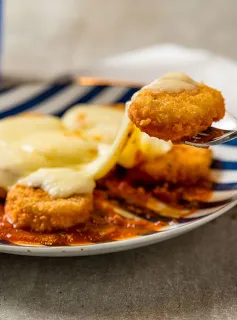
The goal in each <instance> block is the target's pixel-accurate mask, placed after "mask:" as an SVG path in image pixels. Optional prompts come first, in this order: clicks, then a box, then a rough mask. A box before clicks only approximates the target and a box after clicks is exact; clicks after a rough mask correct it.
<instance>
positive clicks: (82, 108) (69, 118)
mask: <svg viewBox="0 0 237 320" xmlns="http://www.w3.org/2000/svg"><path fill="white" fill-rule="evenodd" d="M123 117H124V110H120V109H117V108H112V107H108V106H96V105H83V104H82V105H79V106H76V107H74V108H72V109H70V110H69V111H68V112H66V114H65V115H64V117H63V118H62V122H63V124H64V126H65V127H66V128H68V129H70V130H81V131H83V132H84V133H86V135H87V136H88V137H90V138H91V139H92V140H95V141H97V142H102V143H109V144H112V143H113V142H114V140H115V138H116V135H117V133H118V131H119V129H120V126H121V124H122V121H123Z"/></svg>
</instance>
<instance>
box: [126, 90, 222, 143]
mask: <svg viewBox="0 0 237 320" xmlns="http://www.w3.org/2000/svg"><path fill="white" fill-rule="evenodd" d="M198 88H199V90H198V92H191V91H182V92H179V93H168V92H164V91H154V90H150V89H145V90H141V91H140V92H139V93H138V94H137V95H136V96H135V97H134V98H133V99H132V102H131V104H130V106H129V109H128V115H129V118H130V119H131V121H132V122H133V123H134V124H135V125H136V126H137V127H138V128H139V129H140V130H141V131H144V132H146V133H147V134H149V135H150V136H154V137H157V138H159V139H163V140H166V141H168V140H172V141H174V142H179V141H184V140H185V138H188V137H192V136H195V135H196V134H197V133H198V132H201V131H203V130H205V129H207V128H208V127H209V126H211V124H212V122H213V121H218V120H220V119H222V118H223V117H224V115H225V104H224V99H223V97H222V95H221V92H220V91H218V90H215V89H212V88H210V87H208V86H206V85H203V84H199V85H198Z"/></svg>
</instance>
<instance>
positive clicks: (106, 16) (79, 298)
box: [0, 0, 237, 320]
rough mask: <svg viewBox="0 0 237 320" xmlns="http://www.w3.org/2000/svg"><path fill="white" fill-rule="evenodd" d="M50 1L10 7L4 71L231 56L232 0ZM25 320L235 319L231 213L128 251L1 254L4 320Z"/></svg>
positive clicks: (236, 5)
mask: <svg viewBox="0 0 237 320" xmlns="http://www.w3.org/2000/svg"><path fill="white" fill-rule="evenodd" d="M53 2H54V1H50V2H49V1H48V0H41V1H37V2H34V4H33V2H32V1H31V0H21V1H19V2H16V1H13V0H9V1H8V2H7V4H6V9H7V10H6V11H7V19H6V20H7V21H6V28H5V31H6V36H5V46H4V52H5V55H4V61H5V64H4V67H5V69H6V70H7V71H9V72H10V73H12V74H14V73H16V74H21V73H24V74H26V75H30V76H32V75H34V76H51V75H52V74H54V73H58V72H60V71H61V70H76V69H79V68H82V67H83V66H84V64H88V63H91V62H94V61H96V60H98V59H100V58H103V57H106V56H109V55H111V54H115V53H118V52H122V51H126V50H130V49H134V48H139V47H142V46H146V45H152V44H157V43H160V42H175V43H180V44H183V45H187V46H191V47H202V48H207V49H210V50H213V51H215V52H217V53H221V54H224V55H226V56H229V57H232V58H237V45H236V31H237V19H236V10H237V2H236V1H235V0H226V1H222V0H210V1H206V0H200V1H194V0H193V1H192V0H189V1H187V0H177V1H173V0H167V1H157V0H146V1H135V0H131V1H127V0H121V1H116V0H110V1H108V0H100V1H96V0H88V1H84V0H76V1H75V0H68V1H64V0H57V1H55V2H57V10H55V7H54V6H55V2H54V4H53ZM108 3H109V6H106V4H107V5H108ZM92 9H93V10H92ZM50 10H51V11H50ZM53 12H54V13H55V14H54V15H53ZM89 14H90V16H89ZM88 17H90V18H88ZM60 26H61V29H60ZM36 39H37V41H36ZM25 319H30V320H31V319H33V320H41V319H43V320H47V319H49V320H69V319H75V320H76V319H77V320H78V319H79V320H80V319H83V320H84V319H86V320H87V319H88V320H97V319H99V320H100V319H101V320H102V319H103V320H106V319H110V320H118V319H119V320H120V319H136V320H143V319H146V320H150V319H154V320H159V319H162V320H170V319H172V320H176V319H177V320H186V319H187V320H189V319H191V320H200V319H202V320H214V319H217V320H226V319H227V320H235V319H237V208H235V209H232V211H230V212H229V213H226V214H224V215H223V216H222V217H220V218H219V219H217V220H216V221H213V222H211V223H209V224H207V225H205V226H203V227H201V228H199V229H197V230H195V231H192V232H190V233H188V234H186V235H182V236H180V237H178V238H174V239H172V240H169V241H166V242H163V243H160V244H157V245H153V246H149V247H145V248H141V249H136V250H132V251H127V252H121V253H116V254H108V255H103V256H94V257H77V258H34V257H18V256H11V255H4V254H0V320H25Z"/></svg>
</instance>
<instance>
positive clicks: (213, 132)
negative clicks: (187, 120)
mask: <svg viewBox="0 0 237 320" xmlns="http://www.w3.org/2000/svg"><path fill="white" fill-rule="evenodd" d="M226 118H227V119H226V124H225V127H230V130H227V129H220V128H216V127H209V128H208V129H206V130H205V131H202V132H199V133H198V134H197V135H196V136H194V137H192V138H190V139H188V140H186V141H185V142H184V143H185V144H188V145H190V146H194V147H202V148H208V147H210V146H215V145H217V144H221V143H224V142H227V141H230V140H233V139H235V138H237V119H236V118H235V117H234V116H232V115H231V114H230V113H226ZM224 119H225V118H224Z"/></svg>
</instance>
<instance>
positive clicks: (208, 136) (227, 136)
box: [75, 76, 237, 148]
mask: <svg viewBox="0 0 237 320" xmlns="http://www.w3.org/2000/svg"><path fill="white" fill-rule="evenodd" d="M75 79H76V81H77V82H78V83H79V84H81V85H116V86H128V87H138V88H139V87H142V85H141V84H138V83H133V82H127V81H121V80H114V79H105V78H100V77H88V76H84V77H76V78H75ZM226 116H227V118H228V119H227V121H226V124H225V126H224V127H226V128H228V127H229V128H230V129H232V130H227V129H219V128H216V127H209V128H208V129H207V130H205V131H202V132H199V133H198V134H197V135H196V136H194V137H192V138H190V139H188V140H186V141H185V142H184V143H185V144H188V145H190V146H194V147H201V148H208V147H210V146H214V145H217V144H221V143H224V142H227V141H230V140H233V139H235V138H237V119H236V118H235V117H234V116H232V115H231V114H230V113H227V112H226Z"/></svg>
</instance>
